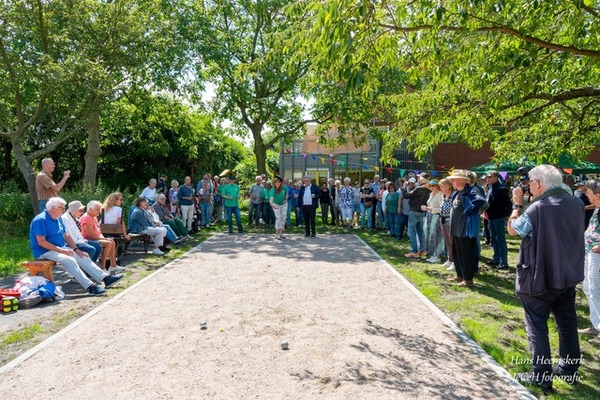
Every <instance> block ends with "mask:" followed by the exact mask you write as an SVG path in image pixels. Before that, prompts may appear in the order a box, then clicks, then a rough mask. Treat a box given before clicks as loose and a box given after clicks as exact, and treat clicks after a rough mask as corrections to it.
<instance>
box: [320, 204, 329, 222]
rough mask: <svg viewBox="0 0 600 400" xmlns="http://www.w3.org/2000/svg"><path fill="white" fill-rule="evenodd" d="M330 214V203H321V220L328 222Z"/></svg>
mask: <svg viewBox="0 0 600 400" xmlns="http://www.w3.org/2000/svg"><path fill="white" fill-rule="evenodd" d="M328 215H329V203H321V222H322V223H324V224H326V223H327V216H328Z"/></svg>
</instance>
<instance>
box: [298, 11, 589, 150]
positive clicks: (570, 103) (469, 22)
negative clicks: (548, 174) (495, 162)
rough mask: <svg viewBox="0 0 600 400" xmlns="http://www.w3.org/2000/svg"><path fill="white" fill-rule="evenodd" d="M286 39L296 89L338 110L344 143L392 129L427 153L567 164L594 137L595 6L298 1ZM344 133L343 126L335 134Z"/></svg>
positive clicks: (388, 139)
mask: <svg viewBox="0 0 600 400" xmlns="http://www.w3.org/2000/svg"><path fill="white" fill-rule="evenodd" d="M287 12H288V15H289V17H290V18H291V19H293V20H294V24H293V26H292V28H291V29H290V36H291V38H290V39H289V41H288V45H289V46H290V53H291V54H294V55H295V57H293V58H292V60H299V59H302V58H304V57H310V59H311V68H310V70H309V72H308V73H307V75H306V78H305V80H304V81H303V89H304V90H305V91H306V92H308V93H311V94H312V95H313V96H314V98H315V100H316V103H317V107H319V105H321V106H322V105H336V106H337V109H335V110H334V113H335V115H336V117H337V118H338V119H337V123H339V124H341V125H342V126H345V127H346V128H347V129H346V130H345V132H346V133H347V137H346V138H359V137H360V136H361V135H362V133H361V132H360V131H358V130H357V127H358V126H359V125H363V126H365V125H369V124H370V123H371V122H373V118H375V119H376V120H378V121H385V122H389V123H391V124H392V125H393V129H392V130H391V131H390V132H389V134H388V135H385V141H384V147H383V152H384V159H389V158H390V157H391V154H392V153H393V151H394V149H396V148H398V147H399V146H400V144H401V142H402V141H403V140H407V142H408V145H409V147H410V148H412V149H413V150H415V151H416V152H417V154H418V155H421V156H424V155H426V154H427V153H428V152H430V151H431V150H432V149H433V148H434V147H435V146H436V145H437V144H439V143H441V142H444V141H460V142H465V143H467V144H469V145H470V146H472V147H474V148H478V147H480V146H481V145H482V144H483V143H485V142H486V141H490V142H491V145H492V148H493V150H495V151H496V157H497V158H499V159H503V160H515V161H518V160H519V159H521V158H523V157H528V158H529V159H535V160H537V161H545V162H551V161H556V160H557V158H558V156H559V155H560V154H562V153H564V152H566V153H569V154H571V155H573V156H574V157H575V158H578V159H580V158H582V157H584V156H585V155H586V154H587V153H589V152H590V151H591V149H592V147H593V145H594V144H595V143H598V142H600V135H599V128H600V50H599V49H600V43H599V41H600V32H599V31H600V5H599V3H598V2H597V1H591V0H586V1H581V0H571V1H562V0H544V1H542V0H533V1H532V0H510V1H508V0H506V1H505V0H495V1H485V0H471V1H452V2H449V1H428V0H418V1H407V0H371V1H362V0H359V1H356V0H323V1H321V0H306V1H301V2H298V3H295V4H294V5H292V6H290V7H288V8H287ZM342 131H344V130H342Z"/></svg>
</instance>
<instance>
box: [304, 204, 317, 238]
mask: <svg viewBox="0 0 600 400" xmlns="http://www.w3.org/2000/svg"><path fill="white" fill-rule="evenodd" d="M315 211H316V210H315V208H314V207H313V206H312V205H310V206H302V218H303V219H304V233H305V234H306V236H308V235H313V236H314V235H315V234H316V232H315V218H316V216H315V214H316V212H315Z"/></svg>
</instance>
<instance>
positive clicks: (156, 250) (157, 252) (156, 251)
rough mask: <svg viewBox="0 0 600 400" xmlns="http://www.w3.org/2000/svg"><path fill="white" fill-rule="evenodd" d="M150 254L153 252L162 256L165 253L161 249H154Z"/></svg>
mask: <svg viewBox="0 0 600 400" xmlns="http://www.w3.org/2000/svg"><path fill="white" fill-rule="evenodd" d="M152 254H155V255H157V256H164V255H165V253H163V252H162V251H160V249H154V250H152Z"/></svg>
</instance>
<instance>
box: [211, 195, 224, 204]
mask: <svg viewBox="0 0 600 400" xmlns="http://www.w3.org/2000/svg"><path fill="white" fill-rule="evenodd" d="M213 205H215V206H217V207H218V206H221V205H223V197H221V195H220V194H215V195H213Z"/></svg>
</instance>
